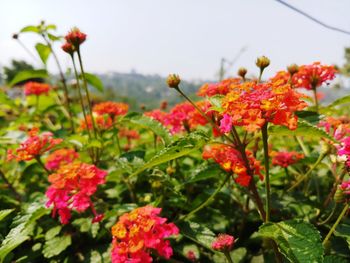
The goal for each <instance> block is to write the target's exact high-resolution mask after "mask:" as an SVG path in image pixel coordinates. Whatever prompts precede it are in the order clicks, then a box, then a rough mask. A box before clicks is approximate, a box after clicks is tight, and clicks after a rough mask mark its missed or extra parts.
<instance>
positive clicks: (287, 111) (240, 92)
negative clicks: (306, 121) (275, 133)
mask: <svg viewBox="0 0 350 263" xmlns="http://www.w3.org/2000/svg"><path fill="white" fill-rule="evenodd" d="M304 97H306V96H305V95H303V94H301V93H298V92H296V91H295V90H293V89H292V88H291V86H290V85H289V84H283V82H282V81H277V82H267V83H262V84H257V83H255V82H245V83H242V84H240V85H236V86H235V88H234V89H233V90H231V92H229V93H228V94H227V95H226V96H225V98H224V99H223V102H222V104H223V108H224V112H223V113H226V114H228V115H230V116H231V120H232V125H235V126H243V127H244V128H245V130H247V131H250V132H254V131H256V130H258V129H260V128H261V127H262V126H263V125H264V124H265V123H266V122H272V123H273V124H276V125H284V126H287V127H288V128H289V129H291V130H294V129H296V128H297V121H298V117H297V116H296V115H295V114H294V112H295V111H299V110H302V109H304V108H305V107H306V106H307V104H306V102H304V101H303V100H301V98H304Z"/></svg>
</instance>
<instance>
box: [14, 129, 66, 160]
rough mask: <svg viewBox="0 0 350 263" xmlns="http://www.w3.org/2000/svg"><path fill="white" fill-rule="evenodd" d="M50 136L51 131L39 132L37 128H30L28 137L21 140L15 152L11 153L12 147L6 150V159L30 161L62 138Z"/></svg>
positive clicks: (58, 142)
mask: <svg viewBox="0 0 350 263" xmlns="http://www.w3.org/2000/svg"><path fill="white" fill-rule="evenodd" d="M52 136H53V134H52V133H51V132H44V133H42V134H39V129H38V128H34V129H32V130H31V131H29V137H28V139H27V140H25V141H24V142H22V143H21V144H20V147H19V148H17V149H16V154H14V153H13V151H12V149H9V150H8V151H7V154H8V156H7V158H8V160H12V159H16V160H17V161H30V160H33V159H35V158H36V157H39V156H41V155H43V154H44V153H45V152H47V151H49V150H51V149H52V148H53V147H54V146H56V145H57V144H60V143H61V142H62V139H54V138H53V137H52Z"/></svg>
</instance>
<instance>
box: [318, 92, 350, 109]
mask: <svg viewBox="0 0 350 263" xmlns="http://www.w3.org/2000/svg"><path fill="white" fill-rule="evenodd" d="M345 103H350V95H347V96H344V97H341V98H339V99H337V100H335V101H333V102H332V103H331V104H329V105H328V106H326V107H325V108H322V109H321V112H324V111H327V110H330V109H332V108H334V107H335V106H339V105H342V104H345Z"/></svg>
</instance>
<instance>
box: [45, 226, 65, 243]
mask: <svg viewBox="0 0 350 263" xmlns="http://www.w3.org/2000/svg"><path fill="white" fill-rule="evenodd" d="M61 229H62V226H55V227H53V228H51V229H49V230H48V231H47V232H46V234H45V240H50V239H52V238H54V237H55V236H57V235H58V234H59V233H60V232H61Z"/></svg>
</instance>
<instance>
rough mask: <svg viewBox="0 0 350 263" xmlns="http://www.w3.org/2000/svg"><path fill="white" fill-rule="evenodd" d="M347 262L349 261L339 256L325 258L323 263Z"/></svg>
mask: <svg viewBox="0 0 350 263" xmlns="http://www.w3.org/2000/svg"><path fill="white" fill-rule="evenodd" d="M347 262H349V261H348V260H346V259H344V258H342V257H339V256H337V255H330V256H325V258H324V260H323V263H347Z"/></svg>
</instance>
